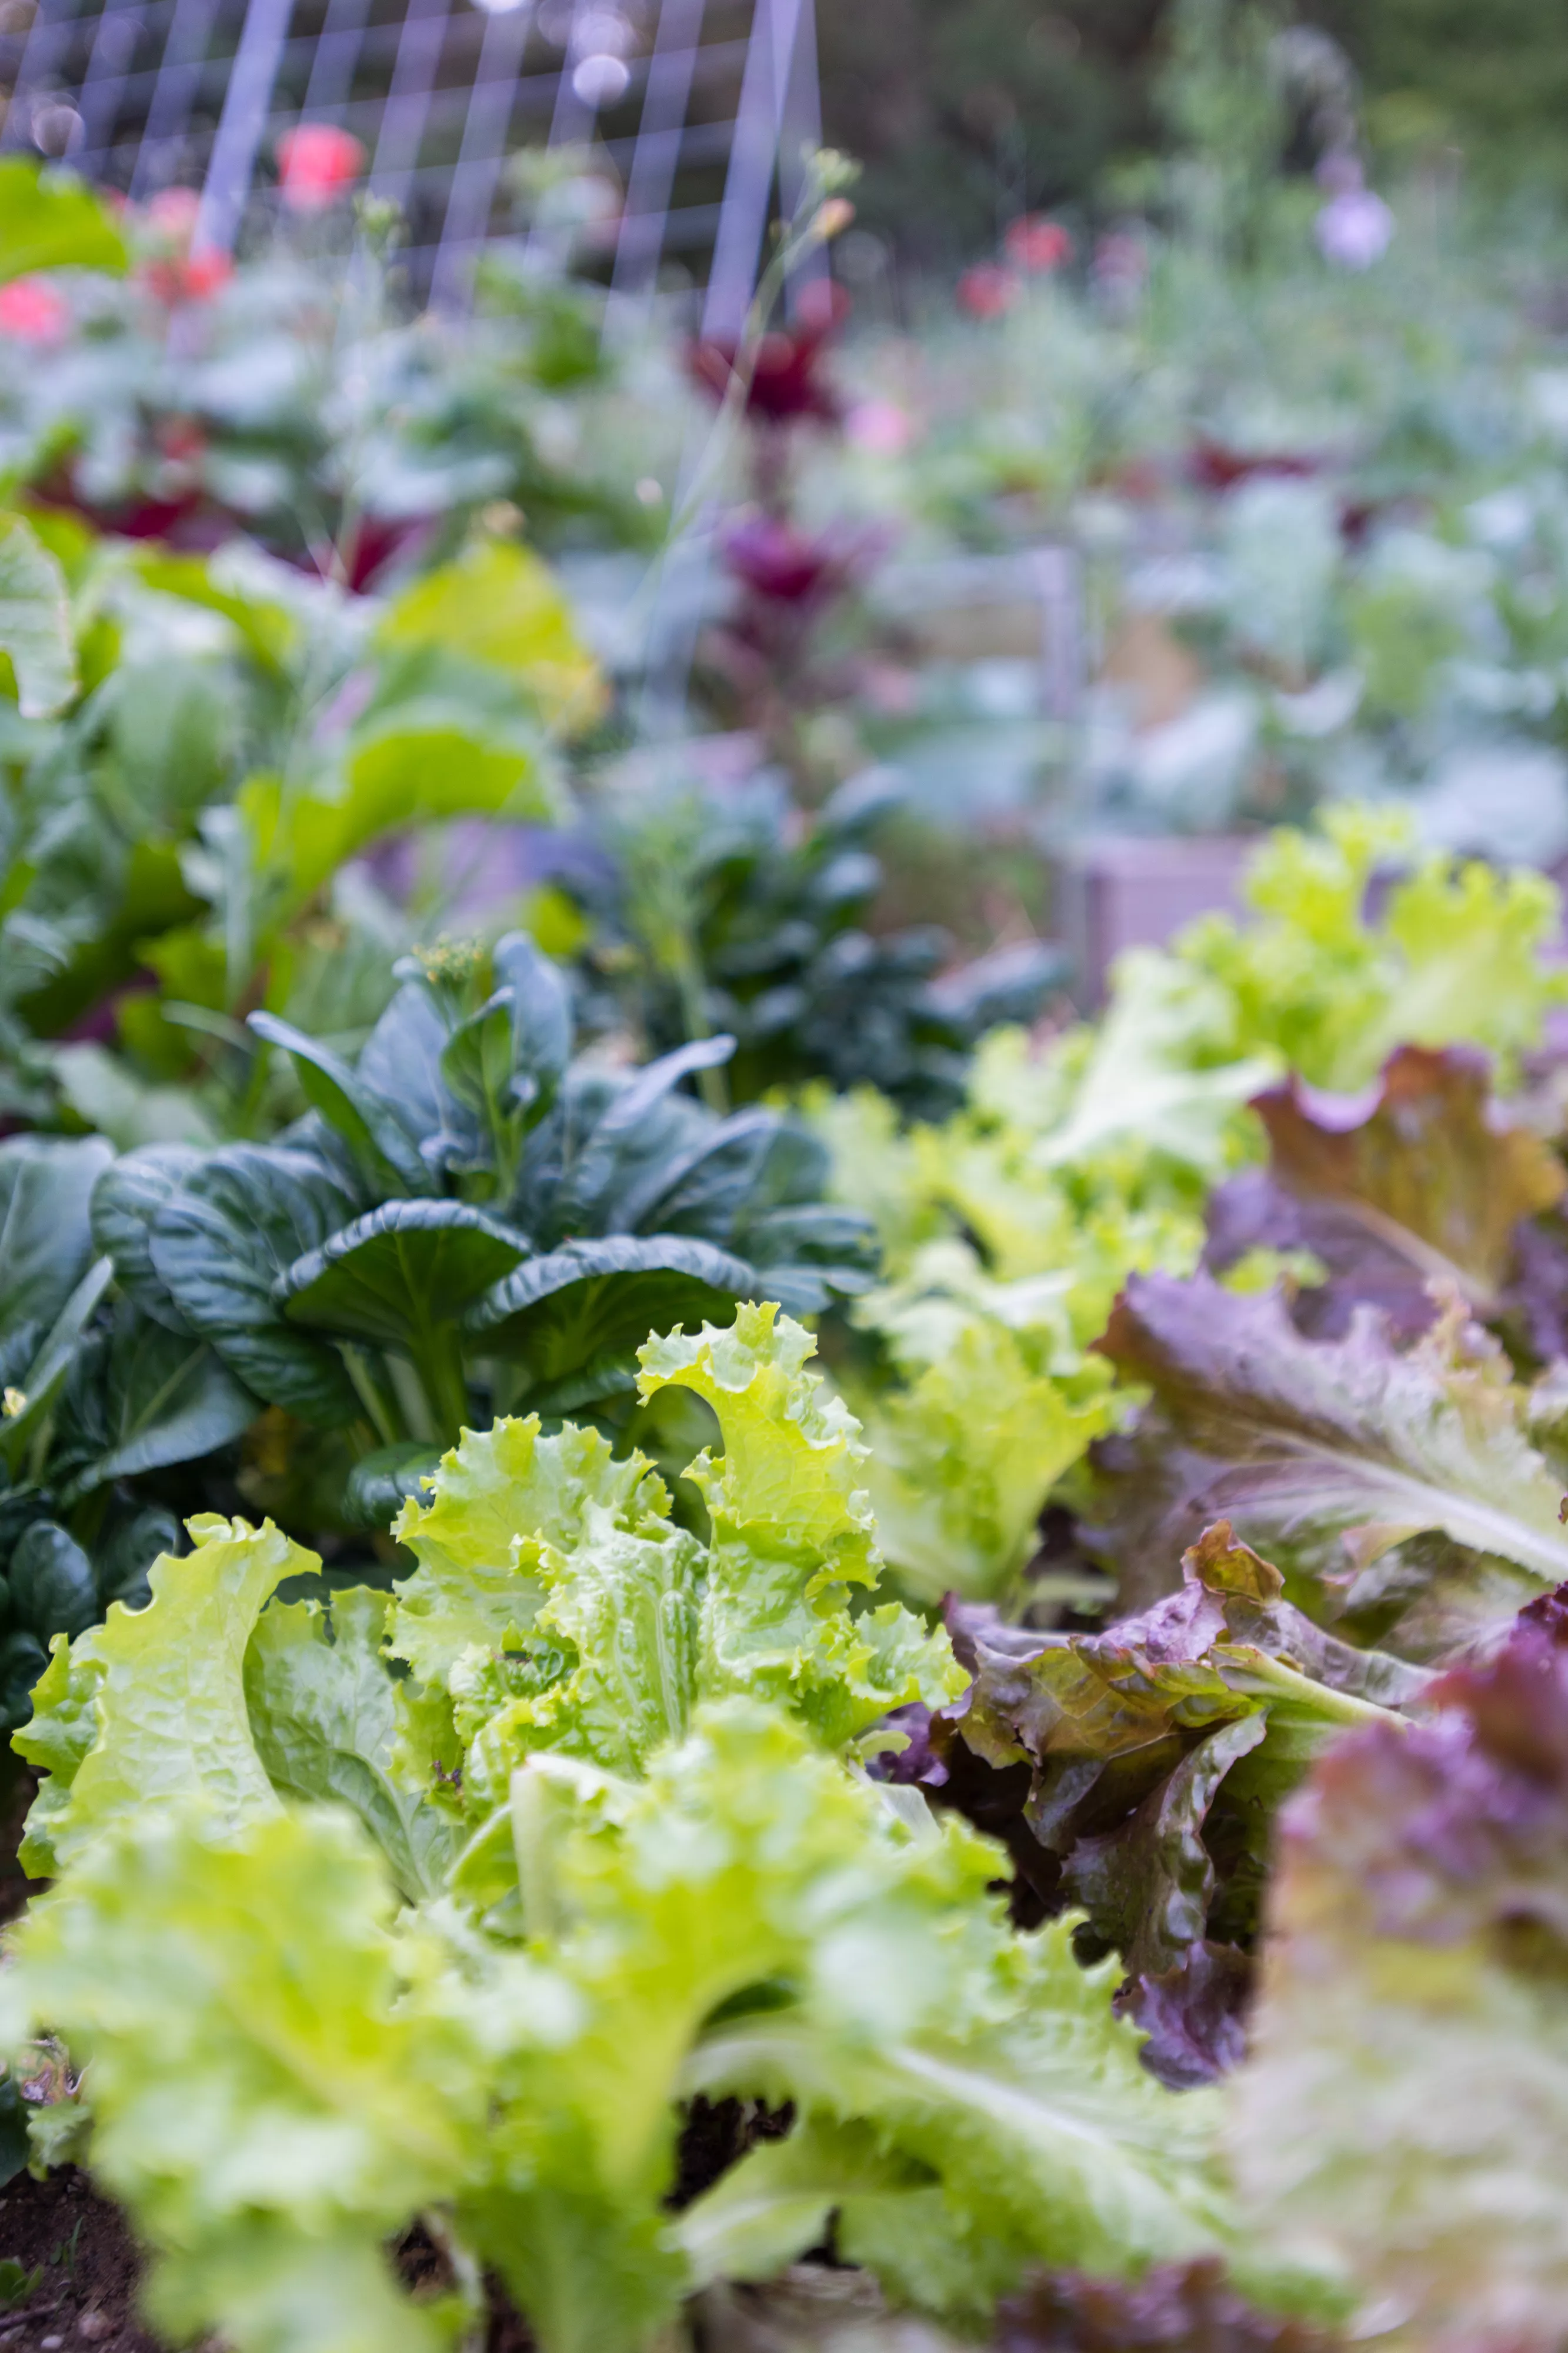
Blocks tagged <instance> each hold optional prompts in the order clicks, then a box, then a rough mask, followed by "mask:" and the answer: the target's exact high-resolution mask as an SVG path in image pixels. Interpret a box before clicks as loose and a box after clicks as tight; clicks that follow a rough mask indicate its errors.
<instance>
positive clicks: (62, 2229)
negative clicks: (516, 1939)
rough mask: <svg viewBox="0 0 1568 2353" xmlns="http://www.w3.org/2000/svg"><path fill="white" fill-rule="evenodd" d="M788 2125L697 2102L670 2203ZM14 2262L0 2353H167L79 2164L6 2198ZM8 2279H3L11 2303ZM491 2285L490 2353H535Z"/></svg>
mask: <svg viewBox="0 0 1568 2353" xmlns="http://www.w3.org/2000/svg"><path fill="white" fill-rule="evenodd" d="M789 2126H790V2111H789V2110H788V2109H782V2110H777V2111H770V2110H769V2109H767V2108H764V2107H763V2106H762V2105H760V2104H759V2103H757V2102H752V2101H747V2102H742V2101H740V2100H719V2101H714V2102H711V2103H710V2102H709V2101H706V2100H696V2101H694V2102H693V2103H692V2105H691V2108H690V2110H689V2114H688V2118H687V2124H686V2128H685V2131H684V2132H683V2134H682V2136H681V2142H680V2152H679V2162H678V2181H677V2187H676V2189H675V2191H674V2193H673V2195H672V2197H671V2200H670V2203H671V2205H672V2206H681V2205H685V2204H687V2203H689V2200H691V2199H692V2198H694V2197H696V2196H698V2195H699V2194H700V2191H702V2190H703V2189H707V2188H708V2187H709V2185H710V2183H711V2182H713V2181H716V2180H717V2179H718V2178H719V2176H720V2175H721V2173H724V2172H727V2171H728V2169H729V2168H730V2167H731V2165H732V2164H733V2163H734V2162H735V2160H736V2158H739V2157H741V2156H742V2155H743V2154H744V2153H745V2151H746V2150H747V2149H748V2148H750V2147H752V2146H753V2145H754V2144H755V2143H756V2142H757V2141H759V2140H770V2139H774V2138H776V2137H778V2136H779V2135H780V2134H781V2133H784V2132H787V2131H788V2129H789ZM823 2253H824V2255H826V2250H823ZM7 2259H8V2260H9V2261H10V2262H12V2263H16V2264H18V2265H19V2266H20V2269H21V2271H22V2273H23V2274H25V2275H27V2276H31V2275H33V2274H37V2277H36V2279H35V2281H34V2284H33V2285H32V2286H31V2287H30V2288H29V2289H28V2290H27V2292H26V2295H18V2296H17V2297H16V2301H15V2302H14V2303H13V2304H12V2305H10V2306H5V2305H4V2303H3V2302H0V2353H163V2348H162V2346H161V2344H160V2342H159V2340H158V2338H157V2337H153V2335H152V2334H151V2333H150V2332H149V2331H148V2330H147V2329H146V2328H144V2327H142V2325H141V2323H140V2321H139V2320H138V2318H137V2316H136V2289H137V2284H138V2282H139V2280H140V2278H141V2272H142V2265H141V2259H140V2257H139V2255H138V2253H137V2251H136V2247H135V2244H134V2242H133V2241H132V2237H131V2233H130V2232H129V2231H128V2230H127V2228H126V2225H125V2220H124V2217H123V2216H122V2215H121V2211H120V2210H119V2208H118V2207H117V2206H113V2205H111V2204H110V2201H109V2200H107V2199H104V2198H100V2196H99V2195H98V2193H97V2191H96V2190H95V2189H93V2188H92V2187H91V2185H90V2183H89V2180H88V2178H87V2176H86V2174H84V2173H83V2172H81V2171H80V2170H79V2168H77V2167H76V2166H73V2165H67V2166H62V2167H60V2168H59V2169H58V2171H57V2172H54V2173H51V2174H50V2176H49V2177H48V2179H47V2181H34V2180H33V2179H31V2177H30V2176H29V2175H27V2174H26V2173H20V2174H17V2175H16V2177H15V2178H14V2179H12V2180H10V2181H8V2182H7V2183H6V2184H5V2188H4V2189H0V2263H5V2261H6V2260H7ZM395 2261H396V2264H397V2269H398V2271H399V2273H400V2274H401V2275H402V2277H403V2279H404V2280H405V2283H406V2284H407V2285H408V2286H409V2287H410V2288H412V2289H414V2290H415V2291H416V2292H417V2291H418V2290H419V2289H421V2288H431V2289H439V2288H441V2287H444V2286H446V2285H447V2284H448V2283H449V2274H448V2273H447V2264H446V2258H445V2256H444V2255H443V2254H442V2253H441V2251H440V2249H439V2248H438V2247H437V2246H436V2245H435V2244H434V2243H433V2242H432V2241H431V2240H430V2239H429V2237H428V2236H427V2235H426V2232H425V2231H424V2230H423V2229H421V2228H420V2227H418V2226H417V2225H416V2227H415V2228H414V2229H413V2230H411V2231H409V2232H407V2234H406V2235H405V2238H404V2239H403V2241H402V2242H401V2243H400V2244H399V2245H398V2247H397V2249H396V2251H395ZM7 2276H8V2274H0V2296H3V2294H4V2282H5V2278H6V2277H7ZM489 2306H490V2318H489V2331H488V2334H487V2337H486V2342H485V2353H533V2347H532V2339H531V2337H530V2336H529V2333H528V2330H527V2328H526V2327H524V2325H523V2323H522V2322H521V2320H520V2319H519V2317H518V2316H517V2314H516V2312H515V2311H514V2310H513V2308H512V2307H511V2306H510V2304H509V2303H508V2301H507V2299H506V2297H505V2295H503V2294H502V2292H501V2290H500V2286H499V2285H498V2284H496V2283H495V2282H493V2281H491V2282H490V2283H489ZM206 2353H219V2348H217V2347H216V2345H214V2346H212V2347H210V2348H206Z"/></svg>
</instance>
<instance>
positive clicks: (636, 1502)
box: [387, 1414, 668, 1683]
mask: <svg viewBox="0 0 1568 2353" xmlns="http://www.w3.org/2000/svg"><path fill="white" fill-rule="evenodd" d="M426 1486H427V1488H428V1489H429V1500H428V1501H427V1502H426V1501H423V1500H420V1499H418V1498H416V1497H413V1496H411V1497H410V1498H409V1500H408V1502H407V1503H406V1504H405V1505H404V1507H403V1510H402V1513H401V1514H399V1516H398V1519H397V1521H396V1523H395V1525H394V1528H393V1534H394V1535H395V1536H396V1537H397V1539H398V1541H399V1542H400V1543H402V1544H405V1545H406V1546H408V1549H409V1551H410V1552H411V1553H413V1555H414V1556H415V1558H416V1560H417V1562H418V1563H419V1567H418V1568H417V1570H416V1573H415V1574H414V1576H413V1577H409V1578H407V1579H406V1580H405V1582H404V1583H403V1584H401V1585H400V1586H399V1587H398V1589H397V1606H396V1608H395V1611H394V1613H393V1616H392V1620H391V1623H390V1626H389V1629H388V1634H387V1642H388V1647H389V1649H390V1650H391V1651H392V1653H393V1655H394V1656H395V1658H399V1659H403V1660H405V1661H406V1662H407V1664H408V1665H409V1667H410V1668H412V1670H413V1672H414V1673H415V1675H416V1677H417V1678H418V1679H419V1681H420V1682H421V1683H440V1682H443V1681H444V1680H445V1679H446V1677H447V1675H448V1674H449V1673H450V1672H451V1670H452V1669H453V1667H455V1666H456V1664H457V1662H458V1660H459V1659H460V1658H461V1657H462V1655H463V1653H464V1652H465V1651H468V1650H471V1649H473V1648H474V1647H475V1646H476V1645H477V1646H479V1648H481V1649H484V1650H505V1649H506V1648H507V1647H508V1645H509V1644H512V1645H515V1644H517V1643H519V1642H521V1641H522V1639H523V1638H524V1637H525V1636H526V1635H527V1633H528V1631H529V1630H530V1629H531V1626H532V1624H533V1620H534V1616H535V1614H536V1612H537V1610H538V1609H539V1605H540V1603H541V1601H542V1599H543V1598H544V1588H543V1586H542V1583H541V1581H540V1579H539V1577H538V1576H537V1574H536V1573H535V1572H536V1564H537V1557H538V1546H539V1545H540V1544H542V1543H548V1544H553V1545H555V1546H566V1545H569V1544H571V1543H572V1542H573V1541H574V1538H575V1536H576V1535H577V1533H578V1532H579V1531H580V1529H581V1528H582V1526H583V1525H584V1515H585V1514H586V1513H587V1511H588V1508H589V1506H590V1505H591V1504H593V1505H596V1506H599V1507H601V1508H603V1509H605V1510H608V1511H611V1512H622V1513H626V1514H631V1515H632V1516H633V1517H634V1518H648V1519H653V1520H658V1519H662V1518H663V1516H664V1514H665V1512H666V1510H667V1509H668V1505H667V1503H666V1501H665V1499H664V1491H663V1489H662V1487H661V1486H660V1485H659V1482H658V1480H657V1479H653V1478H650V1477H649V1475H648V1465H647V1461H646V1460H645V1459H644V1457H643V1456H641V1455H637V1454H634V1455H631V1456H629V1457H628V1458H627V1459H626V1461H622V1462H616V1461H614V1460H613V1459H612V1457H611V1453H610V1449H609V1446H608V1445H607V1443H606V1442H605V1440H604V1439H603V1438H602V1437H601V1436H600V1435H599V1433H598V1432H597V1431H596V1430H577V1429H574V1428H573V1427H571V1426H570V1425H568V1427H567V1428H566V1429H564V1430H563V1431H562V1432H561V1434H560V1436H559V1437H557V1438H542V1437H541V1435H540V1424H539V1417H538V1415H537V1414H531V1415H530V1416H529V1418H528V1419H526V1420H523V1421H498V1422H497V1423H496V1424H495V1426H494V1428H493V1429H491V1430H465V1431H464V1432H463V1436H462V1440H461V1441H460V1443H459V1444H458V1445H457V1446H456V1447H454V1448H453V1449H452V1450H451V1451H449V1452H448V1453H447V1454H444V1455H443V1456H442V1458H441V1462H440V1467H439V1469H438V1470H437V1472H436V1473H435V1475H434V1477H433V1478H431V1479H429V1480H427V1481H426Z"/></svg>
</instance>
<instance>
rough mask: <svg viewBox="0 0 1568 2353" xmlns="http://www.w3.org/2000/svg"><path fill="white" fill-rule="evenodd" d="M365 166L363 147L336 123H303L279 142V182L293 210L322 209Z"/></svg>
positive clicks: (308, 211)
mask: <svg viewBox="0 0 1568 2353" xmlns="http://www.w3.org/2000/svg"><path fill="white" fill-rule="evenodd" d="M363 169H364V147H363V142H361V141H360V140H358V139H356V138H355V137H354V135H353V132H352V131H340V130H339V128H338V126H337V124H336V123H335V122H302V123H301V124H300V127H299V129H298V130H297V131H286V132H284V134H283V136H282V138H281V139H279V142H278V185H279V187H280V188H281V189H282V191H283V201H284V203H285V204H286V205H288V206H289V207H290V209H291V210H292V211H294V212H300V213H316V212H321V211H322V210H323V209H324V208H325V206H328V205H330V204H331V202H332V199H333V198H334V197H335V196H336V195H338V194H339V193H340V192H341V190H342V189H344V188H346V187H348V186H350V185H352V183H353V181H355V180H357V179H358V178H359V175H360V174H361V173H362V172H363Z"/></svg>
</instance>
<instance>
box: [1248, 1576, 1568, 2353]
mask: <svg viewBox="0 0 1568 2353" xmlns="http://www.w3.org/2000/svg"><path fill="white" fill-rule="evenodd" d="M1532 1614H1533V1613H1532ZM1434 1696H1435V1698H1436V1701H1437V1703H1438V1704H1439V1707H1440V1709H1441V1714H1440V1715H1439V1716H1438V1717H1437V1720H1436V1722H1434V1723H1432V1724H1429V1725H1421V1726H1419V1727H1417V1728H1415V1729H1413V1730H1410V1731H1407V1732H1405V1733H1394V1732H1392V1731H1390V1730H1387V1729H1384V1728H1381V1727H1377V1728H1372V1729H1369V1730H1367V1731H1365V1732H1363V1733H1360V1734H1357V1735H1355V1736H1352V1737H1351V1738H1349V1739H1347V1740H1346V1741H1345V1742H1344V1743H1343V1744H1342V1745H1341V1746H1338V1747H1337V1748H1335V1749H1334V1750H1333V1751H1331V1754H1330V1755H1329V1756H1327V1757H1325V1758H1324V1759H1323V1760H1322V1762H1321V1764H1320V1765H1319V1767H1318V1768H1317V1770H1316V1772H1315V1774H1314V1775H1313V1778H1312V1780H1311V1782H1310V1785H1309V1787H1308V1788H1306V1789H1304V1790H1303V1791H1302V1792H1301V1795H1300V1798H1299V1799H1297V1800H1296V1801H1295V1802H1294V1803H1293V1804H1292V1805H1291V1807H1290V1808H1289V1809H1288V1810H1287V1812H1286V1814H1285V1817H1284V1820H1283V1824H1282V1840H1281V1844H1282V1854H1281V1860H1280V1865H1279V1873H1278V1876H1277V1878H1276V1881H1275V1885H1274V1890H1273V1896H1272V1902H1271V1907H1270V1922H1269V1929H1270V1933H1269V1938H1268V1945H1267V1947H1266V1949H1265V1959H1264V1967H1263V1990H1262V1998H1261V2000H1260V2002H1259V2005H1258V2012H1257V2017H1256V2020H1255V2024H1254V2031H1253V2050H1252V2055H1251V2057H1250V2059H1249V2061H1248V2063H1247V2065H1246V2067H1245V2068H1244V2069H1243V2070H1242V2071H1241V2073H1240V2074H1239V2075H1238V2076H1237V2078H1236V2079H1235V2080H1234V2083H1233V2084H1232V2086H1231V2087H1230V2115H1229V2140H1230V2145H1231V2149H1232V2153H1233V2157H1234V2161H1235V2166H1236V2170H1237V2178H1238V2181H1239V2184H1240V2187H1241V2189H1242V2191H1243V2193H1244V2195H1245V2198H1246V2200H1247V2204H1248V2207H1249V2210H1250V2211H1251V2212H1252V2213H1253V2215H1254V2216H1255V2218H1256V2220H1257V2221H1258V2224H1259V2225H1260V2226H1261V2227H1263V2228H1265V2229H1268V2230H1269V2231H1271V2232H1275V2233H1276V2234H1278V2236H1279V2239H1280V2240H1281V2242H1283V2243H1285V2244H1287V2245H1290V2246H1295V2247H1298V2248H1310V2249H1312V2250H1313V2251H1314V2252H1317V2251H1321V2250H1322V2249H1324V2248H1327V2249H1328V2250H1330V2251H1331V2253H1333V2254H1335V2255H1336V2256H1338V2257H1339V2258H1340V2259H1341V2260H1342V2261H1343V2262H1344V2263H1346V2264H1347V2265H1348V2267H1349V2269H1350V2271H1351V2273H1352V2276H1353V2277H1354V2278H1355V2280H1356V2282H1357V2284H1358V2285H1359V2286H1360V2287H1361V2289H1362V2290H1363V2293H1364V2295H1365V2296H1366V2298H1367V2300H1368V2306H1369V2318H1370V2313H1371V2311H1373V2310H1381V2311H1383V2312H1384V2313H1387V2314H1389V2315H1391V2316H1392V2315H1397V2316H1398V2318H1399V2319H1400V2320H1402V2321H1403V2322H1404V2323H1405V2326H1406V2327H1407V2328H1408V2330H1409V2333H1410V2335H1411V2337H1412V2339H1413V2340H1414V2341H1416V2342H1419V2343H1420V2344H1421V2345H1422V2346H1423V2347H1430V2348H1432V2349H1433V2353H1504V2348H1508V2353H1555V2348H1557V2347H1558V2346H1559V2345H1560V2344H1561V2342H1562V2333H1563V2313H1564V2311H1565V2310H1568V2237H1565V2236H1564V2232H1563V2202H1562V2184H1563V2179H1564V2175H1565V2172H1568V2002H1565V2001H1564V2000H1563V1986H1564V1983H1565V1982H1568V1651H1564V1650H1563V1648H1561V1647H1560V1646H1559V1644H1557V1643H1555V1642H1554V1641H1552V1633H1551V1631H1550V1630H1549V1628H1548V1627H1546V1626H1545V1625H1540V1624H1537V1625H1531V1624H1529V1623H1526V1624H1525V1625H1523V1626H1521V1628H1520V1629H1519V1630H1517V1631H1516V1632H1515V1634H1514V1635H1513V1636H1512V1637H1511V1638H1510V1641H1509V1642H1508V1644H1507V1645H1506V1646H1505V1648H1504V1650H1503V1651H1502V1652H1501V1653H1500V1655H1499V1656H1498V1657H1497V1658H1496V1659H1495V1660H1494V1661H1493V1662H1491V1663H1490V1664H1489V1665H1488V1666H1485V1667H1481V1668H1474V1669H1468V1670H1464V1671H1461V1672H1458V1673H1456V1674H1454V1675H1453V1676H1451V1677H1449V1678H1447V1680H1446V1681H1445V1683H1443V1684H1441V1685H1440V1686H1439V1687H1438V1689H1437V1691H1436V1694H1434Z"/></svg>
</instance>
